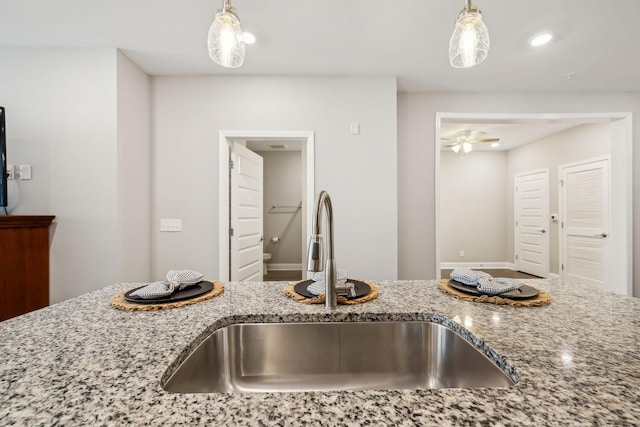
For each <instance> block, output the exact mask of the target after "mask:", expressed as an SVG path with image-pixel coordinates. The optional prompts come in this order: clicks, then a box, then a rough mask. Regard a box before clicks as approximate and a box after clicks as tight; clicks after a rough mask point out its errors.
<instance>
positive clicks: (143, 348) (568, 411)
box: [0, 280, 640, 426]
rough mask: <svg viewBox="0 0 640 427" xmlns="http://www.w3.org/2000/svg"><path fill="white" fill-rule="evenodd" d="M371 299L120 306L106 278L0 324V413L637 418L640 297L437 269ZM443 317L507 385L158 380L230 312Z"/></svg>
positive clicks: (230, 295) (265, 288) (189, 420)
mask: <svg viewBox="0 0 640 427" xmlns="http://www.w3.org/2000/svg"><path fill="white" fill-rule="evenodd" d="M374 283H376V285H377V286H378V288H379V291H380V296H379V298H378V299H376V300H373V301H369V302H366V303H364V304H360V305H354V306H339V307H338V309H337V310H335V311H333V312H326V311H325V309H324V306H321V305H314V306H309V305H305V304H301V303H298V302H296V301H294V300H293V299H291V298H289V297H287V296H286V295H285V294H284V292H283V289H284V286H285V285H286V283H284V282H266V283H225V291H224V293H223V294H222V295H221V296H218V297H215V298H212V299H210V300H207V301H203V302H200V303H197V304H194V305H189V306H186V307H181V308H176V309H171V310H161V311H146V312H141V311H138V312H132V311H123V310H118V309H115V308H111V307H109V305H108V302H109V300H110V299H111V298H112V297H113V296H114V295H116V294H118V293H119V292H121V291H124V290H127V289H130V288H132V287H135V286H136V284H118V285H113V286H110V287H107V288H104V289H101V290H99V291H96V292H92V293H89V294H86V295H82V296H80V297H78V298H74V299H71V300H68V301H65V302H63V303H60V304H55V305H53V306H50V307H47V308H44V309H41V310H38V311H35V312H32V313H29V314H26V315H23V316H20V317H17V318H14V319H10V320H7V321H5V322H1V323H0V349H1V351H0V354H1V355H2V358H0V425H13V424H15V425H29V426H35V425H47V426H50V425H64V426H72V425H73V426H75V425H78V426H79V425H92V426H98V425H114V426H116V425H118V426H119V425H125V424H129V425H136V426H137V425H305V426H307V425H361V424H366V425H464V424H479V425H519V426H521V425H535V426H544V425H558V426H565V425H638V424H640V299H637V298H632V297H624V296H619V295H614V294H611V293H608V292H604V291H601V290H597V289H592V288H584V287H583V286H581V285H576V284H569V283H563V282H561V281H557V280H532V281H527V283H528V284H530V285H533V286H535V287H537V288H539V289H542V290H544V291H546V292H547V293H549V294H550V295H551V298H552V302H551V304H550V305H548V306H543V307H512V306H501V305H494V304H483V303H474V302H468V301H462V300H458V299H456V298H454V297H452V296H451V295H448V294H446V293H444V292H442V291H441V290H439V289H438V287H437V283H438V282H437V281H429V280H422V281H380V282H374ZM428 316H436V317H442V316H444V317H446V318H448V319H452V321H453V322H456V323H458V324H459V325H461V326H462V327H464V328H466V329H467V330H468V331H470V332H471V333H472V334H473V335H475V337H477V338H479V339H480V340H481V341H483V342H484V345H486V346H488V347H490V348H491V349H493V350H495V352H497V353H498V354H499V355H501V356H502V357H504V358H505V359H506V361H507V362H508V364H509V365H511V366H513V367H514V368H515V370H516V372H517V375H518V377H519V382H518V383H517V384H515V385H514V386H512V387H508V388H484V389H439V390H373V391H337V392H308V393H256V394H222V393H207V394H177V393H169V392H166V391H164V390H163V389H162V387H161V385H160V379H161V377H162V376H163V375H164V374H165V371H166V370H167V368H168V367H169V366H170V365H171V366H173V367H175V365H176V362H177V361H178V360H180V359H181V358H184V356H185V355H186V350H185V349H186V348H192V347H194V346H195V345H197V344H198V343H199V342H201V341H202V340H203V339H204V338H205V337H206V336H207V335H208V334H209V333H210V332H211V331H213V330H215V329H218V328H219V327H222V326H226V325H228V324H231V323H247V322H280V321H284V322H291V321H328V320H337V321H376V320H423V319H425V317H428Z"/></svg>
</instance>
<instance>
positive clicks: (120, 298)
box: [109, 280, 224, 311]
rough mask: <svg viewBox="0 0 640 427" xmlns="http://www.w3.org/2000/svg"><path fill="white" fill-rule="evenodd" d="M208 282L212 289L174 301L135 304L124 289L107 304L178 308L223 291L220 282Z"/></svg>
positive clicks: (136, 308) (142, 308)
mask: <svg viewBox="0 0 640 427" xmlns="http://www.w3.org/2000/svg"><path fill="white" fill-rule="evenodd" d="M209 282H211V283H213V289H211V290H210V291H209V292H207V293H206V294H202V295H198V296H197V297H194V298H191V299H187V300H182V301H175V302H166V303H161V304H160V303H159V304H136V303H133V302H129V301H127V300H126V299H124V294H126V293H127V292H129V290H126V291H124V292H121V293H119V294H118V295H116V296H115V297H113V298H111V300H110V301H109V306H111V307H113V308H118V309H120V310H129V311H153V310H168V309H170V308H178V307H184V306H185V305H190V304H195V303H197V302H201V301H205V300H208V299H210V298H213V297H217V296H218V295H220V294H222V293H223V292H224V285H223V284H222V283H221V282H218V281H216V280H209Z"/></svg>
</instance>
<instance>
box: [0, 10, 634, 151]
mask: <svg viewBox="0 0 640 427" xmlns="http://www.w3.org/2000/svg"><path fill="white" fill-rule="evenodd" d="M0 1H1V3H0V4H1V6H0V47H62V48H67V47H75V48H78V47H81V48H104V47H107V48H118V49H121V50H122V51H123V52H124V53H126V54H127V55H128V56H129V57H130V58H131V59H132V60H133V61H134V62H136V63H137V64H138V65H139V66H140V67H141V68H142V69H143V70H145V71H146V72H147V73H148V74H150V75H263V76H270V75H284V76H358V77H363V76H364V77H367V76H371V77H383V76H392V77H396V78H397V79H398V91H400V92H406V91H460V92H489V91H490V92H542V91H543V92H599V91H607V92H612V91H640V77H639V76H640V55H638V40H640V25H637V17H638V16H640V0H615V1H602V0H537V1H535V2H534V1H528V2H525V1H523V0H473V4H475V5H477V6H478V7H479V8H480V9H481V10H482V12H483V16H484V21H485V23H486V25H487V27H488V29H489V33H490V38H491V49H490V51H489V56H488V58H487V60H486V61H485V62H483V63H482V64H480V65H478V66H477V67H474V68H471V69H454V68H452V67H451V66H450V65H449V60H448V43H449V38H450V36H451V32H452V30H453V25H454V22H455V19H456V17H457V14H458V12H459V10H460V9H461V8H462V7H463V5H464V0H392V1H389V0H385V1H382V0H262V1H250V0H232V4H233V5H234V6H235V7H236V8H237V10H238V15H239V17H240V19H241V21H242V25H243V29H244V30H246V31H251V32H253V33H254V34H255V35H256V37H257V42H256V44H254V45H252V46H248V49H247V54H246V60H245V64H244V65H243V67H242V68H239V69H233V70H229V69H225V68H222V67H220V66H218V65H216V64H215V63H213V62H212V61H211V60H210V59H209V56H208V53H207V48H206V36H207V32H208V29H209V26H210V24H211V21H212V19H213V16H214V15H215V12H216V10H217V9H219V8H220V7H221V6H222V0H188V1H185V0H106V1H105V0H103V1H97V0H28V1H27V0H23V1H18V0H15V1H10V0H0ZM540 31H551V32H552V33H553V34H554V40H553V41H552V42H551V43H550V44H549V45H547V46H545V47H542V48H532V47H530V46H529V44H528V40H529V39H530V38H531V36H533V35H534V34H535V33H538V32H540ZM0 61H2V58H1V57H0ZM569 75H571V78H568V76H569ZM574 125H576V124H575V123H545V122H539V123H526V124H523V123H513V122H512V123H506V122H502V123H478V122H474V123H472V122H469V121H467V122H466V123H464V122H463V123H443V125H442V135H443V136H446V135H448V134H450V133H453V132H455V131H457V130H462V129H475V130H483V131H485V132H487V134H486V135H485V136H486V137H488V138H492V137H497V138H500V139H501V141H500V142H501V147H500V149H509V148H510V147H513V146H514V144H517V143H520V144H521V143H523V141H524V140H527V139H528V140H527V141H526V142H529V141H530V140H533V139H538V138H541V137H543V136H546V135H548V134H551V133H555V132H558V131H561V130H564V129H566V128H567V127H571V126H574ZM485 145H487V148H488V144H485ZM478 148H480V147H478Z"/></svg>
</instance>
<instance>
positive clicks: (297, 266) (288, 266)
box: [267, 263, 302, 271]
mask: <svg viewBox="0 0 640 427" xmlns="http://www.w3.org/2000/svg"><path fill="white" fill-rule="evenodd" d="M267 268H268V269H269V271H284V270H296V271H302V264H285V263H281V264H271V263H268V264H267Z"/></svg>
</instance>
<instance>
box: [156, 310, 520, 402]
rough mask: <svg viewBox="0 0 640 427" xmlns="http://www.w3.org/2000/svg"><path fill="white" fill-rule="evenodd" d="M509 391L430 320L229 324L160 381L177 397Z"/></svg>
mask: <svg viewBox="0 0 640 427" xmlns="http://www.w3.org/2000/svg"><path fill="white" fill-rule="evenodd" d="M165 376H166V375H165ZM513 384H514V381H513V380H512V379H511V378H510V377H509V376H508V375H507V374H506V373H505V372H504V371H502V369H500V368H499V367H498V366H497V365H496V364H494V363H493V362H492V361H491V360H490V359H489V358H488V357H487V356H485V355H484V354H483V353H482V352H481V350H479V349H477V348H476V347H474V345H472V344H471V343H469V342H468V341H466V340H465V339H464V338H462V337H461V336H460V335H458V334H457V333H456V332H455V331H453V330H452V329H449V328H448V327H446V326H443V325H441V324H439V323H434V322H427V321H395V322H318V323H248V324H233V325H230V326H226V327H224V328H221V329H218V330H216V331H215V332H213V333H212V334H211V335H210V336H209V337H207V338H206V339H205V340H204V342H203V343H202V344H201V345H200V346H198V347H197V348H196V349H195V350H194V351H193V352H192V353H191V354H190V355H189V356H188V357H187V358H186V359H185V361H184V362H183V363H182V364H181V365H180V366H179V367H178V369H177V370H176V371H175V372H174V373H173V374H172V375H171V376H170V377H169V378H168V379H167V380H166V381H162V386H163V388H164V389H165V390H167V391H170V392H178V393H208V392H216V393H253V392H295V391H328V390H373V389H375V390H389V389H434V388H448V387H465V388H469V387H509V386H512V385H513Z"/></svg>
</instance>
